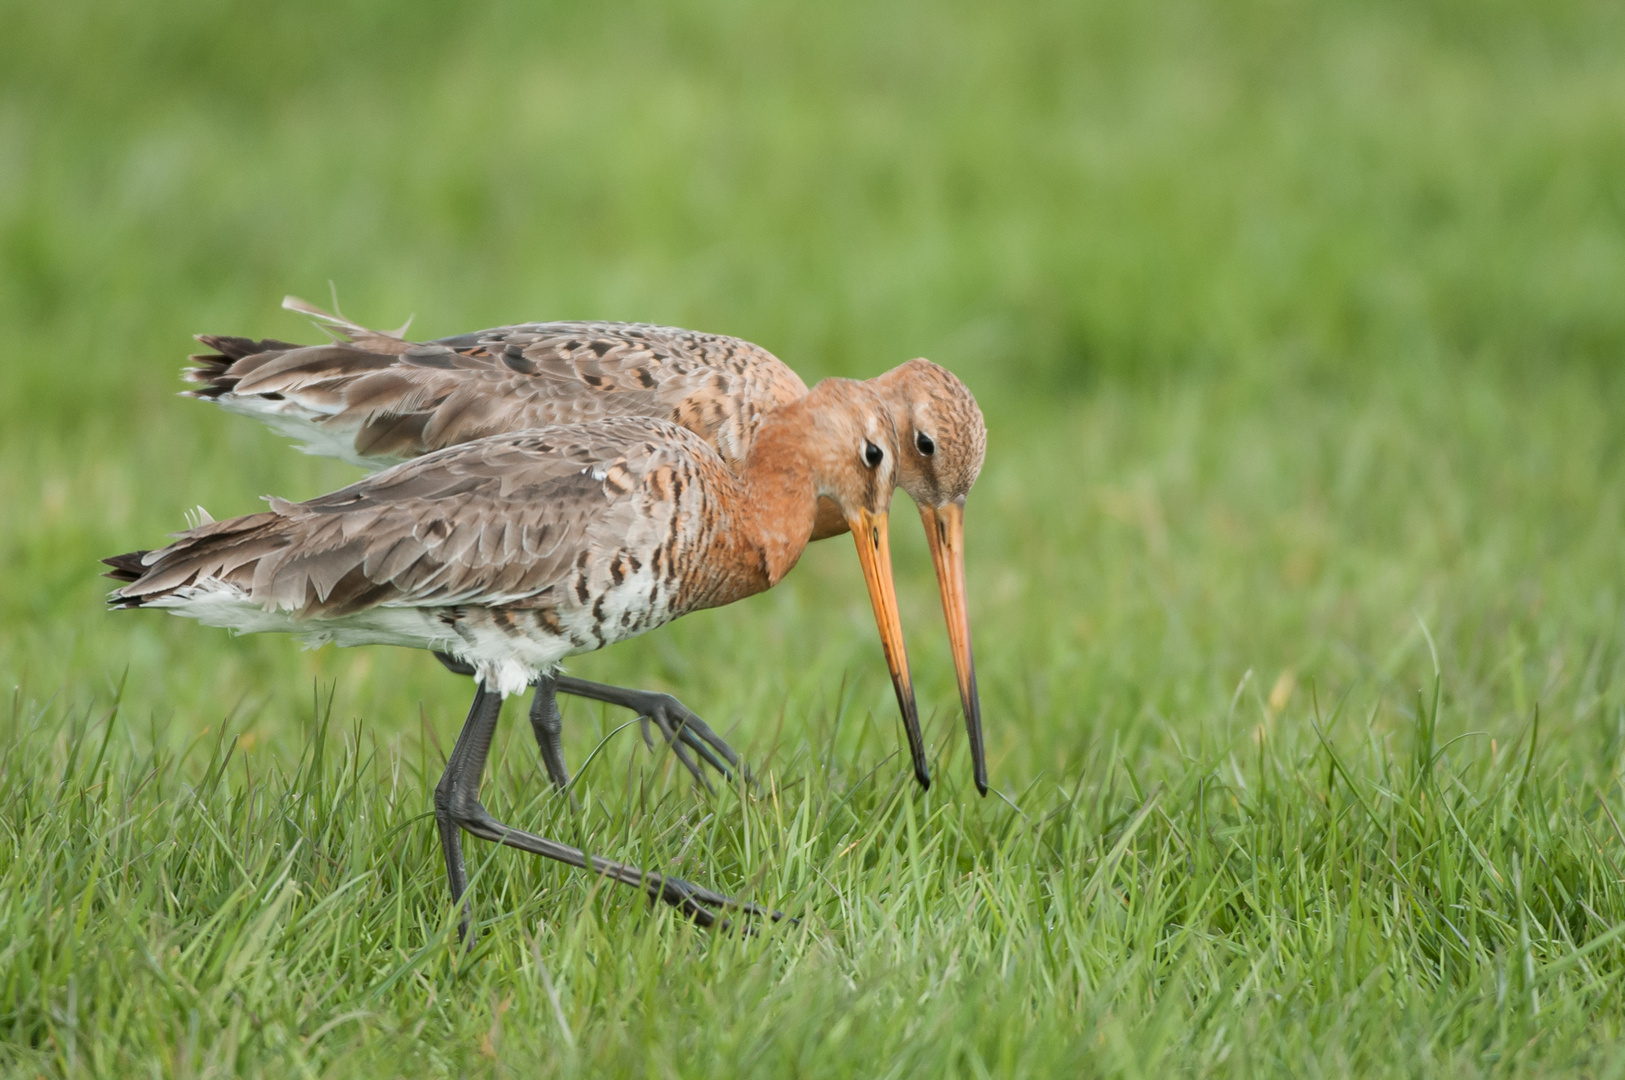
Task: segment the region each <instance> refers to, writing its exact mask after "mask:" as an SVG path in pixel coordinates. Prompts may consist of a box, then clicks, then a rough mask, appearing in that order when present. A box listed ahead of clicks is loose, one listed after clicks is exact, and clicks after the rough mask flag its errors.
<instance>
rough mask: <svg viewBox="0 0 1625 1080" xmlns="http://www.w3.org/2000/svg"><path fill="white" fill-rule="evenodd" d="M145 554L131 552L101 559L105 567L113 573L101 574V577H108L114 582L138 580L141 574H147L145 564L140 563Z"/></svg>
mask: <svg viewBox="0 0 1625 1080" xmlns="http://www.w3.org/2000/svg"><path fill="white" fill-rule="evenodd" d="M146 554H147V553H146V552H145V551H131V552H127V553H125V554H123V555H113V556H111V557H109V558H106V559H103V560H102V562H103V563H104V564H105V565H107V566H111V567H112V568H113V572H112V573H110V574H103V575H102V577H110V578H112V579H113V580H114V581H136V580H138V579H139V578H140V577H141V575H142V574H145V573H146V572H147V566H146V564H145V563H143V562H142V561H141V560H142V559H143V558H144V557H145V556H146Z"/></svg>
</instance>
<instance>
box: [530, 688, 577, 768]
mask: <svg viewBox="0 0 1625 1080" xmlns="http://www.w3.org/2000/svg"><path fill="white" fill-rule="evenodd" d="M530 730H531V731H533V732H535V734H536V745H537V746H538V747H540V748H541V751H542V765H543V766H545V767H546V769H547V776H548V779H550V780H552V781H553V786H554V787H556V788H558V789H559V790H560V791H563V790H564V789H565V788H567V787H569V786H570V770H569V768H568V767H566V766H565V764H564V745H563V741H562V739H561V736H562V734H563V731H564V718H563V717H561V716H560V715H559V703H558V700H557V698H555V696H554V680H553V676H551V675H542V676H539V677H538V678H537V679H536V697H535V698H534V699H532V701H531V703H530Z"/></svg>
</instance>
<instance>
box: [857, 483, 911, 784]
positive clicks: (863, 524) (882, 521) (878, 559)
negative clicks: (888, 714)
mask: <svg viewBox="0 0 1625 1080" xmlns="http://www.w3.org/2000/svg"><path fill="white" fill-rule="evenodd" d="M847 525H848V526H850V527H851V529H852V539H853V540H855V541H857V545H858V562H860V563H862V564H863V580H864V582H865V583H866V584H867V585H868V586H869V603H870V604H871V605H872V606H873V607H874V609H875V623H876V624H877V625H878V626H879V627H880V645H881V648H882V649H884V650H885V652H886V667H888V668H889V669H891V684H892V689H894V690H896V691H897V707H898V708H899V709H901V710H902V712H903V728H904V730H905V731H906V732H907V733H908V752H909V756H910V757H912V758H913V759H914V779H916V780H918V781H919V782H920V786H921V787H922V788H928V787H930V786H931V768H930V766H929V765H928V764H927V763H926V760H925V736H924V735H922V734H921V733H920V714H919V710H918V709H917V708H916V707H915V705H914V681H913V679H911V678H910V677H909V672H908V653H907V652H906V651H905V650H904V648H903V623H902V620H901V619H900V618H899V617H898V614H897V590H896V588H895V587H894V586H893V584H892V573H891V540H890V537H889V534H888V532H887V526H886V515H885V514H874V513H870V512H869V511H867V510H856V511H854V512H852V513H851V514H850V515H849V516H848V517H847Z"/></svg>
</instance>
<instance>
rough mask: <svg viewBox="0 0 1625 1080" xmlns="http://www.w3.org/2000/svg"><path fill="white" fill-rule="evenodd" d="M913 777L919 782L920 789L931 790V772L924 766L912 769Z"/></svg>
mask: <svg viewBox="0 0 1625 1080" xmlns="http://www.w3.org/2000/svg"><path fill="white" fill-rule="evenodd" d="M914 779H916V780H918V781H919V782H920V790H921V791H930V790H931V774H930V773H929V772H927V771H926V769H925V766H923V765H922V766H920V767H919V768H918V769H915V770H914Z"/></svg>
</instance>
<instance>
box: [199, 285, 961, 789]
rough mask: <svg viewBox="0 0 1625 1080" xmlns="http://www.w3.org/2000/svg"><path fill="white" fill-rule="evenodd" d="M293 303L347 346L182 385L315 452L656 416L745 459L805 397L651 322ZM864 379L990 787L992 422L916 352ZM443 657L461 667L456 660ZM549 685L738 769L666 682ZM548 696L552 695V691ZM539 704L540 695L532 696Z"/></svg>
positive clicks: (383, 453)
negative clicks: (912, 514) (414, 332)
mask: <svg viewBox="0 0 1625 1080" xmlns="http://www.w3.org/2000/svg"><path fill="white" fill-rule="evenodd" d="M283 306H284V307H286V308H288V309H290V310H293V311H298V312H301V313H303V314H305V315H308V316H311V317H312V318H314V319H317V320H320V321H321V322H322V323H323V324H324V325H325V326H326V327H327V328H329V329H330V330H331V331H333V332H335V333H336V334H338V335H342V337H343V338H344V339H345V340H343V341H335V342H334V343H332V344H329V345H313V346H300V345H293V344H290V343H288V342H283V341H273V340H265V341H255V340H252V339H249V338H236V337H211V336H201V337H200V338H199V340H200V341H202V342H203V343H204V344H205V345H208V346H209V347H210V348H213V349H215V350H217V351H216V352H214V353H209V354H199V355H197V356H194V357H193V358H192V359H193V361H194V362H196V364H197V366H196V367H194V368H192V369H191V370H190V371H188V373H187V378H188V379H189V380H190V381H192V382H194V383H198V384H200V385H199V388H198V389H196V390H191V391H188V393H189V394H190V395H191V396H193V397H198V398H203V399H206V400H210V401H213V402H215V403H216V404H218V405H220V406H221V407H222V408H225V409H229V410H231V411H233V412H239V413H243V414H245V415H249V416H253V417H256V418H258V419H260V420H262V421H264V422H265V423H267V424H268V425H270V426H271V427H272V428H274V429H276V430H277V431H279V432H281V433H283V434H285V435H288V436H290V437H292V438H294V439H297V440H300V441H301V442H302V443H303V447H302V448H303V449H305V450H306V451H307V452H309V453H316V454H324V455H328V456H332V457H338V458H342V459H344V460H346V461H350V462H352V463H355V464H358V465H361V466H363V467H366V468H379V467H383V466H388V465H392V464H394V463H396V462H399V461H403V460H407V459H410V458H414V457H416V456H418V455H420V454H424V453H429V452H432V451H435V450H439V449H442V448H444V447H448V446H454V445H457V444H460V443H463V442H467V441H469V440H471V439H478V438H482V437H485V436H488V435H494V434H498V433H502V432H512V431H521V430H527V429H533V428H544V427H549V426H551V425H555V424H563V423H572V422H576V421H581V420H590V419H602V418H606V417H611V416H651V417H659V418H662V419H668V420H671V421H673V422H675V423H677V424H680V425H682V426H683V427H686V428H688V429H689V430H690V431H693V432H694V433H696V434H697V435H699V436H700V437H701V438H703V439H704V440H705V441H706V442H708V443H710V444H711V446H712V447H713V448H714V449H715V450H716V452H717V454H718V455H719V456H720V457H721V458H722V459H723V461H724V462H725V463H726V464H727V465H728V467H729V468H731V469H734V470H735V471H737V470H738V469H740V468H741V467H742V465H743V463H744V461H745V459H746V457H747V456H748V454H749V452H750V449H751V447H752V445H753V444H754V442H755V440H756V438H757V435H758V432H759V431H760V429H761V425H762V423H763V420H764V418H765V417H766V416H768V415H769V414H770V413H772V412H773V411H774V410H776V409H778V408H780V407H782V406H784V405H787V404H789V403H790V402H793V401H797V400H799V399H801V398H802V397H804V396H805V395H806V393H807V387H806V384H805V383H803V382H802V381H801V378H800V376H798V375H797V374H796V373H795V372H794V371H793V370H791V369H790V368H789V367H788V366H787V365H785V364H784V363H783V362H782V361H780V360H779V359H778V358H777V357H775V356H773V355H772V354H771V353H769V352H768V351H767V350H765V349H763V348H761V347H759V346H757V345H753V344H751V343H750V342H748V341H742V340H740V339H739V338H732V337H724V336H721V335H715V334H701V333H695V332H694V331H690V330H680V329H675V328H672V327H665V326H650V325H645V324H641V323H591V322H552V323H524V324H518V325H513V326H504V327H498V328H495V329H492V330H482V331H478V332H476V333H470V334H461V335H458V336H455V337H447V338H440V339H437V340H435V341H428V342H422V343H415V342H410V341H407V340H405V339H404V336H403V335H404V334H405V330H406V328H405V327H402V328H401V329H400V330H398V331H394V332H387V333H386V332H380V331H376V330H369V329H367V328H366V327H364V326H359V325H357V324H355V323H353V322H350V321H349V320H347V319H344V318H342V317H340V316H336V315H332V314H329V313H328V312H325V311H323V310H321V309H320V308H317V307H314V306H313V305H311V304H308V303H306V302H305V301H303V300H299V299H297V298H296V297H291V296H290V297H288V298H287V299H286V300H284V301H283ZM869 385H870V386H871V387H872V388H873V389H874V390H875V391H876V392H877V393H878V394H880V396H881V397H882V399H883V400H884V401H885V402H886V404H887V406H888V408H889V410H890V413H891V417H892V420H893V422H894V424H895V426H896V429H897V434H898V439H899V446H900V452H901V457H900V459H899V461H898V463H897V477H898V486H900V487H901V488H902V489H903V490H904V491H906V492H907V493H908V495H909V497H910V498H911V499H913V500H914V503H915V505H916V506H917V507H918V509H919V512H920V518H921V521H922V522H923V523H924V525H925V534H926V538H927V541H928V543H929V545H930V548H931V557H932V561H933V562H934V563H935V566H936V573H937V582H938V586H939V588H940V590H941V594H942V608H943V615H944V617H945V618H946V620H947V624H948V640H949V644H950V646H951V648H952V652H953V658H954V668H955V672H956V674H957V676H958V681H959V695H960V701H961V703H962V705H963V707H964V712H965V727H966V732H967V734H968V736H969V740H970V751H971V765H972V769H973V772H974V777H975V781H976V787H977V789H978V790H979V791H980V792H981V793H982V794H984V795H985V794H986V793H987V763H986V756H985V753H984V751H983V744H982V718H981V704H980V701H979V698H978V695H977V690H976V668H975V662H974V659H973V657H972V653H971V640H970V621H969V618H968V615H967V612H966V603H965V555H964V510H965V498H966V496H967V495H968V494H969V492H970V489H971V485H972V484H974V483H975V482H976V477H977V475H978V474H979V473H980V471H981V468H982V459H983V455H984V454H985V452H986V448H987V428H986V425H985V424H984V423H983V421H982V413H981V410H980V409H979V408H977V405H976V399H975V398H973V397H972V396H971V393H970V391H969V390H968V389H966V387H965V385H964V383H962V382H960V381H959V380H958V379H957V378H955V377H954V375H953V374H952V373H951V372H949V371H948V370H947V369H945V368H942V367H939V366H938V365H936V364H933V363H931V362H930V361H928V360H910V361H909V362H908V363H906V364H903V365H901V366H899V367H897V368H894V369H893V370H891V371H888V372H886V373H885V374H884V375H881V376H878V377H877V378H874V379H871V380H869ZM845 531H847V522H846V519H845V517H844V516H843V515H842V514H841V513H840V512H839V511H838V510H837V509H836V508H835V507H834V505H833V504H831V503H830V502H829V501H828V500H821V501H820V505H819V513H818V518H817V521H816V522H815V524H814V527H813V533H812V539H814V540H820V539H824V538H826V537H829V536H835V535H839V534H840V533H843V532H845ZM882 640H883V643H884V635H883V637H882ZM886 647H887V648H888V649H890V647H891V646H890V644H889V643H886ZM898 648H899V649H900V648H901V642H900V641H899V643H898ZM888 661H889V663H890V665H891V670H892V673H893V685H894V688H895V690H896V692H897V697H898V702H899V705H900V706H901V704H902V702H903V700H904V698H905V697H907V696H908V695H909V694H910V693H911V691H910V685H909V672H908V666H907V662H906V659H905V658H904V656H903V654H902V653H901V652H898V653H897V654H895V655H890V654H888ZM447 666H448V667H451V668H452V669H453V670H462V668H461V666H460V665H457V664H455V663H448V664H447ZM464 673H465V674H466V671H465V672H464ZM555 689H556V690H557V691H558V692H562V693H568V694H575V695H580V696H584V697H589V698H593V699H595V700H599V701H605V702H609V703H611V704H615V705H619V706H623V707H626V708H629V709H632V710H633V711H635V712H637V713H638V714H639V715H640V716H644V717H648V718H650V719H652V720H653V722H654V723H655V725H656V726H657V727H659V728H660V730H661V732H662V734H664V735H665V736H666V738H667V740H668V741H670V742H671V744H672V747H673V749H674V751H676V753H677V755H678V757H679V759H680V760H681V761H682V763H683V764H684V765H685V766H687V768H688V769H689V771H690V772H692V773H693V774H694V775H695V777H696V778H698V779H700V781H701V782H702V783H703V782H704V777H703V775H702V774H701V772H700V769H699V767H698V766H697V765H696V763H695V762H694V761H693V760H692V759H691V758H690V756H689V754H688V752H687V750H686V749H685V746H686V747H687V748H691V749H692V750H693V751H694V752H695V753H697V754H699V755H700V757H701V759H702V760H705V761H707V762H708V763H709V764H711V765H713V766H714V767H716V768H718V769H719V770H720V769H722V768H723V765H722V762H719V761H718V760H717V759H716V758H715V757H714V756H713V755H712V753H711V751H712V750H715V751H716V752H717V753H720V754H721V755H722V757H723V759H725V760H726V762H727V763H728V764H730V765H737V764H738V761H739V759H738V756H737V755H736V754H735V753H734V752H733V750H732V749H731V748H730V747H729V746H728V744H727V743H726V742H724V741H723V740H722V739H721V738H720V737H718V736H717V735H716V734H715V733H714V732H713V731H712V730H711V729H710V728H709V727H707V726H706V725H705V723H704V722H703V721H702V720H701V719H700V718H699V717H698V716H696V715H695V714H694V713H693V712H691V711H690V710H689V709H687V708H686V707H685V706H684V705H683V704H682V703H681V702H679V701H677V700H676V699H675V698H673V697H671V696H670V695H668V694H651V693H645V692H642V691H637V690H627V689H623V688H620V687H613V686H604V685H602V684H599V683H592V682H587V681H585V680H582V679H572V678H569V677H566V676H562V675H561V676H559V678H558V679H557V685H556V687H555ZM546 700H547V701H548V702H551V700H552V698H551V696H548V697H547V699H546ZM544 704H545V703H544V701H543V699H542V697H540V696H539V697H538V699H537V706H536V707H537V708H538V709H540V708H542V707H543V705H544ZM533 722H534V723H535V724H536V725H537V726H536V730H537V732H538V739H540V738H541V732H542V731H543V727H542V726H540V725H541V724H542V720H541V719H538V718H537V717H536V716H535V715H533ZM903 723H904V730H905V734H906V735H907V739H908V744H909V753H910V755H911V757H912V758H913V764H914V775H915V777H916V779H917V780H918V781H919V782H920V784H921V785H922V786H929V784H930V770H929V767H928V764H927V761H926V751H925V741H924V738H923V736H922V734H921V732H920V728H919V724H918V722H917V720H915V719H914V718H913V716H912V715H911V714H910V712H909V710H908V709H907V708H906V707H903ZM646 730H647V729H646ZM543 753H544V756H545V755H546V753H547V747H546V745H545V744H544V746H543ZM550 769H551V766H550Z"/></svg>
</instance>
